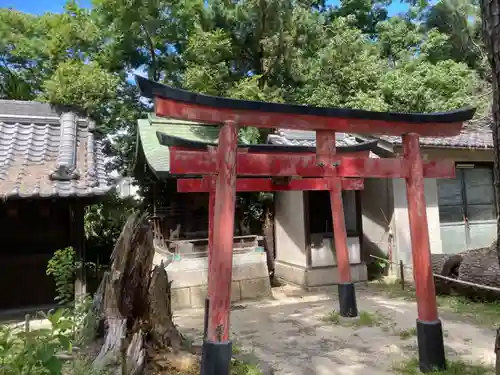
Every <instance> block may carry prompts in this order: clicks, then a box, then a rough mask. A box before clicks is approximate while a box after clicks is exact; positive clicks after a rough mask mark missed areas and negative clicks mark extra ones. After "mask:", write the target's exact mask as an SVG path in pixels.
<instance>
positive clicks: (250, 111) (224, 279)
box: [137, 77, 474, 375]
mask: <svg viewBox="0 0 500 375" xmlns="http://www.w3.org/2000/svg"><path fill="white" fill-rule="evenodd" d="M137 81H138V84H139V87H140V89H141V92H142V94H143V95H144V96H148V97H153V98H154V99H155V111H156V115H158V116H167V117H171V118H177V119H182V120H191V121H196V122H200V123H207V124H222V128H221V131H220V135H219V143H218V146H217V150H216V152H215V153H214V152H213V150H212V152H210V150H209V151H208V152H203V151H201V152H200V151H198V150H190V149H189V148H185V149H183V148H182V147H181V148H180V149H177V150H175V149H174V148H171V151H170V170H171V173H172V174H175V175H179V174H197V175H212V176H215V177H214V178H215V179H216V183H215V185H216V186H215V199H214V205H213V206H214V208H213V211H214V221H213V234H212V236H213V237H212V249H211V251H210V256H209V258H210V259H209V284H212V285H214V286H212V288H210V286H209V290H210V294H209V297H210V311H209V326H208V337H207V340H205V343H204V360H205V363H204V365H203V368H202V372H203V371H204V373H205V375H209V374H210V375H212V374H214V375H215V374H217V375H219V374H220V375H226V374H228V373H229V362H230V357H231V356H230V353H231V342H230V340H229V316H230V314H229V313H230V288H231V274H232V244H233V227H234V201H235V194H236V188H237V186H236V185H237V178H236V177H237V176H258V177H269V176H271V177H273V176H297V177H302V178H304V179H307V178H316V179H317V178H320V179H321V181H323V183H326V187H327V190H329V191H330V199H331V206H332V217H333V222H334V235H335V247H336V252H337V259H338V262H337V263H338V268H339V282H340V283H339V300H340V303H341V309H340V310H341V312H342V311H344V313H345V314H346V315H348V313H349V311H350V309H352V305H353V304H354V306H355V301H356V299H355V293H354V285H353V284H352V281H351V278H350V267H349V261H348V260H349V259H348V251H347V246H346V233H345V223H344V217H343V205H342V198H341V195H340V192H341V184H342V179H343V178H367V177H372V178H404V179H405V180H406V189H407V199H408V215H409V222H410V234H411V243H412V256H413V267H414V277H415V286H416V294H417V306H418V318H417V336H418V346H419V362H420V369H421V370H422V371H424V372H429V371H432V370H433V369H435V368H438V369H443V368H445V367H446V361H445V354H444V344H443V333H442V325H441V321H440V320H439V318H438V314H437V306H436V296H435V289H434V280H433V276H432V267H431V256H430V243H429V233H428V226H427V215H426V203H425V197H424V177H430V178H442V177H453V176H454V164H453V163H452V162H447V161H439V162H438V161H431V162H425V163H424V162H423V161H422V158H421V155H420V146H419V136H431V137H432V136H434V137H439V136H454V135H457V134H459V133H460V131H461V129H462V126H463V125H462V124H463V122H464V121H467V120H469V119H471V118H472V116H473V114H474V109H462V110H457V111H453V112H447V113H434V114H404V113H382V112H371V111H362V110H350V109H337V108H318V107H308V106H299V105H287V104H278V103H264V102H254V101H243V100H234V99H227V98H219V97H213V96H207V95H201V94H196V93H191V92H188V91H184V90H179V89H175V88H171V87H168V86H164V85H161V84H158V83H155V82H151V81H148V80H145V79H143V78H140V77H137ZM238 126H255V127H260V128H289V129H297V130H315V131H316V139H317V141H316V142H317V147H316V154H315V155H309V156H307V157H304V156H303V155H298V154H293V153H292V154H288V155H282V154H276V155H272V154H269V153H259V152H255V153H252V152H248V151H245V150H241V151H239V150H238V147H237V141H236V138H237V127H238ZM335 132H344V133H356V134H374V135H380V134H382V135H393V136H402V137H403V151H404V157H403V158H389V159H370V158H368V157H342V156H338V155H336V152H335V151H336V150H335ZM214 156H215V157H214ZM208 359H209V360H208Z"/></svg>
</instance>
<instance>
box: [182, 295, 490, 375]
mask: <svg viewBox="0 0 500 375" xmlns="http://www.w3.org/2000/svg"><path fill="white" fill-rule="evenodd" d="M357 292H358V308H359V310H360V311H363V312H368V314H366V315H368V316H369V317H371V318H372V319H374V320H378V325H376V326H372V327H368V326H356V327H353V326H352V325H351V324H350V323H347V322H343V321H341V322H340V323H332V322H328V321H325V320H324V319H325V316H327V315H328V314H329V313H331V312H332V311H333V310H334V309H336V308H337V306H338V302H337V298H336V296H335V295H334V294H335V293H302V292H298V290H297V289H295V288H292V287H282V288H279V289H275V290H274V299H272V300H271V299H270V300H266V301H260V302H251V303H244V304H242V307H243V308H240V309H235V310H233V312H232V315H231V325H232V338H233V340H235V342H236V343H237V345H238V346H240V347H241V348H242V349H243V350H245V351H251V352H253V353H254V354H255V355H256V356H257V357H258V358H260V359H261V360H263V361H265V362H267V363H269V364H271V365H272V366H273V367H274V368H275V369H276V370H277V371H276V374H279V375H285V374H286V375H361V374H367V373H369V374H372V375H382V374H394V371H393V370H392V368H393V366H394V364H395V363H398V362H401V361H404V360H405V359H408V358H412V357H415V356H416V354H417V343H416V336H415V332H414V328H415V319H416V304H415V303H414V302H409V301H403V300H398V299H390V298H387V297H382V296H381V295H377V293H374V292H373V291H372V290H369V289H367V288H358V290H357ZM298 294H300V296H299V295H298ZM447 317H449V314H447ZM334 320H335V319H334ZM175 322H176V324H178V325H179V327H180V328H181V330H182V332H183V333H184V334H186V335H188V336H191V337H193V338H195V339H196V341H198V340H201V335H202V330H203V311H202V309H191V310H184V311H178V312H177V313H176V318H175ZM443 329H444V332H445V346H446V351H447V353H448V355H447V358H448V359H458V358H459V359H461V360H464V361H471V362H475V363H485V364H492V363H493V362H494V353H493V350H492V347H493V343H494V337H495V331H494V329H485V328H482V327H477V326H474V325H471V324H467V323H463V322H460V321H456V320H453V319H443Z"/></svg>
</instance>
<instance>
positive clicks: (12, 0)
mask: <svg viewBox="0 0 500 375" xmlns="http://www.w3.org/2000/svg"><path fill="white" fill-rule="evenodd" d="M78 2H79V4H80V5H82V6H85V7H90V4H91V0H79V1H78ZM337 2H338V0H337V1H336V0H332V3H333V4H334V3H337ZM65 3H66V1H65V0H0V8H14V9H17V10H20V11H23V12H28V13H34V14H40V13H44V12H60V11H61V10H62V8H63V6H64V4H65ZM407 9H408V5H407V4H404V3H401V2H400V0H394V1H393V4H392V5H391V6H390V7H389V14H391V15H392V14H395V13H399V12H403V11H405V10H407Z"/></svg>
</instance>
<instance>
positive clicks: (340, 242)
mask: <svg viewBox="0 0 500 375" xmlns="http://www.w3.org/2000/svg"><path fill="white" fill-rule="evenodd" d="M316 153H317V161H318V165H319V166H321V167H323V168H324V170H325V176H327V177H325V178H326V179H327V180H328V189H329V191H330V206H331V210H332V221H333V238H334V242H335V254H336V256H337V269H338V273H339V304H340V306H339V307H340V315H341V316H344V317H355V316H357V315H358V309H357V304H356V293H355V289H354V284H353V283H352V278H351V266H350V262H349V249H348V247H347V231H346V227H345V217H344V204H343V202H342V183H341V179H340V178H339V177H338V175H337V166H338V165H337V161H336V159H335V154H336V146H335V133H333V132H328V131H317V132H316Z"/></svg>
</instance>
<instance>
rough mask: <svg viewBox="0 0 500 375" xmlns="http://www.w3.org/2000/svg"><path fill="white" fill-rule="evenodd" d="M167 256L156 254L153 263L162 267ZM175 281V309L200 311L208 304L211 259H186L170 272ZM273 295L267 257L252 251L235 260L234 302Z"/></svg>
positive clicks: (173, 287) (236, 257)
mask: <svg viewBox="0 0 500 375" xmlns="http://www.w3.org/2000/svg"><path fill="white" fill-rule="evenodd" d="M162 258H163V256H162V254H159V253H156V254H155V258H154V261H153V263H154V264H160V262H161V260H162ZM166 270H167V273H168V277H169V279H170V280H171V281H172V307H173V308H174V309H176V308H177V309H180V308H187V307H198V306H203V305H204V304H205V297H206V296H207V290H208V286H207V281H208V258H207V257H201V258H184V259H182V260H180V261H174V262H172V263H171V264H169V265H168V266H167V268H166ZM270 295H271V284H270V281H269V274H268V270H267V263H266V254H265V253H263V252H257V251H252V252H248V253H243V254H235V255H234V256H233V282H232V285H231V301H232V302H236V301H240V300H247V299H258V298H263V297H268V296H270Z"/></svg>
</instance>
